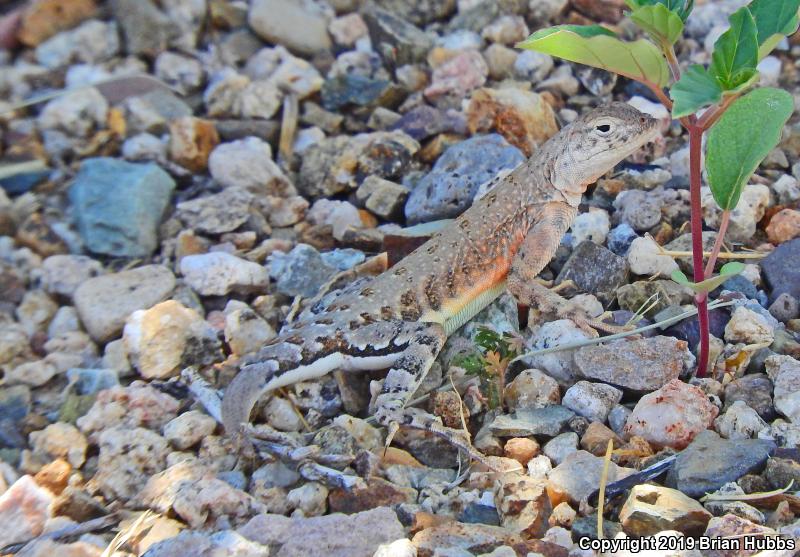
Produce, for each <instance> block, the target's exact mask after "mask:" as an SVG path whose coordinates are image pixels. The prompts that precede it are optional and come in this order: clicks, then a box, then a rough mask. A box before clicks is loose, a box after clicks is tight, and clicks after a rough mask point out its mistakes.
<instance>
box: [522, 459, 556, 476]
mask: <svg viewBox="0 0 800 557" xmlns="http://www.w3.org/2000/svg"><path fill="white" fill-rule="evenodd" d="M552 469H553V463H552V462H551V461H550V458H549V457H547V456H545V455H543V454H540V455H539V456H535V457H533V458H532V459H530V460H529V461H528V475H529V476H530V477H531V478H535V479H544V478H546V477H547V474H548V473H549V472H550V470H552Z"/></svg>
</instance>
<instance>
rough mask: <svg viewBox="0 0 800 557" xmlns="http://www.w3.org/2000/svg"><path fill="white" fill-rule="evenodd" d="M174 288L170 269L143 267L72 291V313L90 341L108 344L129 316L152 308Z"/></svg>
mask: <svg viewBox="0 0 800 557" xmlns="http://www.w3.org/2000/svg"><path fill="white" fill-rule="evenodd" d="M174 287H175V276H174V275H173V274H172V272H171V271H170V270H169V269H167V268H166V267H163V266H161V265H146V266H144V267H137V268H135V269H131V270H129V271H122V272H120V273H114V274H110V275H103V276H99V277H95V278H92V279H89V280H87V281H84V282H83V283H81V285H80V286H79V287H78V288H77V289H76V290H75V294H74V301H75V309H77V310H78V315H80V318H81V321H82V322H83V325H84V326H85V327H86V330H87V331H89V334H90V335H92V338H93V339H94V340H96V341H98V342H107V341H109V340H111V339H112V338H113V337H114V336H115V335H117V334H118V333H119V332H120V331H122V327H123V326H124V325H125V320H126V319H127V318H128V316H129V315H130V314H131V313H133V312H134V311H136V310H138V309H147V308H149V307H152V306H154V305H155V304H157V303H158V302H160V301H161V300H163V299H165V298H166V297H167V296H168V295H169V294H170V293H171V292H172V289H173V288H174Z"/></svg>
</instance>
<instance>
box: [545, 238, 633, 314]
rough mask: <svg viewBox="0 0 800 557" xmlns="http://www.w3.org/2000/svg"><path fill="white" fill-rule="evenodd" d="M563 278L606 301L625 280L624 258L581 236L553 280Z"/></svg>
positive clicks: (626, 263)
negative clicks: (579, 241) (581, 240)
mask: <svg viewBox="0 0 800 557" xmlns="http://www.w3.org/2000/svg"><path fill="white" fill-rule="evenodd" d="M566 280H571V281H573V282H574V283H575V285H576V286H577V287H578V288H580V289H581V290H583V291H584V292H588V293H589V294H594V295H595V296H597V298H598V299H599V300H600V301H602V302H604V303H606V304H607V303H608V302H610V301H611V300H613V299H614V297H615V296H616V290H617V289H618V288H619V287H620V286H622V285H623V284H625V283H626V282H627V281H628V261H627V260H626V259H625V258H624V257H620V256H619V255H615V254H614V253H612V252H611V251H609V250H607V249H606V248H604V247H603V246H600V245H598V244H595V243H594V242H592V241H591V240H584V241H583V242H581V243H580V244H578V246H576V247H575V249H574V250H573V251H572V255H570V257H569V259H567V262H566V263H565V264H564V267H563V268H562V269H561V272H560V273H559V274H558V277H557V278H556V283H557V284H558V283H561V282H564V281H566Z"/></svg>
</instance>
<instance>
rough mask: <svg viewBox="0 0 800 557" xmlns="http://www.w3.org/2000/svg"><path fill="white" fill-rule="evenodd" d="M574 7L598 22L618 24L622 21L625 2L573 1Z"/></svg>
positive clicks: (604, 0)
mask: <svg viewBox="0 0 800 557" xmlns="http://www.w3.org/2000/svg"><path fill="white" fill-rule="evenodd" d="M572 6H573V7H574V8H575V9H576V10H578V11H580V12H581V13H582V14H583V15H585V16H586V17H589V18H591V19H593V20H595V21H596V22H599V21H604V22H606V23H617V22H619V21H620V20H621V19H622V9H623V8H624V7H625V0H572Z"/></svg>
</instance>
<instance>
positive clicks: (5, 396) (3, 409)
mask: <svg viewBox="0 0 800 557" xmlns="http://www.w3.org/2000/svg"><path fill="white" fill-rule="evenodd" d="M30 411H31V390H30V389H29V388H28V387H27V386H25V385H15V386H13V387H0V416H2V418H3V419H6V420H11V421H13V422H18V421H19V420H21V419H22V418H24V417H25V416H27V415H28V412H30Z"/></svg>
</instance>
